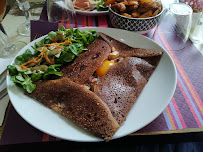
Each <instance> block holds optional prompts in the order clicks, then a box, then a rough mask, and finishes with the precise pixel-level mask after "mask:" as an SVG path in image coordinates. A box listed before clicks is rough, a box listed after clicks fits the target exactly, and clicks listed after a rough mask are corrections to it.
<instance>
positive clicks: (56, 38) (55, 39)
mask: <svg viewBox="0 0 203 152" xmlns="http://www.w3.org/2000/svg"><path fill="white" fill-rule="evenodd" d="M61 36H62V35H58V36H56V37H55V38H54V42H56V41H57V40H58V38H59V37H61Z"/></svg>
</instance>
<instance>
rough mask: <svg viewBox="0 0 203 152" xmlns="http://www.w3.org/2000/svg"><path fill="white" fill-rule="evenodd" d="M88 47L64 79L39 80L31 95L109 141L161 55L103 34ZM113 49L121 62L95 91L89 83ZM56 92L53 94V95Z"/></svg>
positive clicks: (106, 75)
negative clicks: (88, 86) (90, 88)
mask: <svg viewBox="0 0 203 152" xmlns="http://www.w3.org/2000/svg"><path fill="white" fill-rule="evenodd" d="M99 34H100V37H99V38H97V39H96V40H95V41H93V42H92V43H91V44H90V45H89V46H88V51H86V52H85V53H83V54H81V55H79V56H78V57H77V58H76V59H75V61H74V62H73V63H72V64H70V65H67V66H65V67H63V68H62V69H61V71H60V72H61V73H63V77H62V78H59V79H56V80H40V81H38V82H37V83H36V85H37V87H36V89H35V90H34V91H33V92H32V93H31V94H28V93H26V94H27V95H28V96H30V97H32V98H35V99H36V100H38V101H40V102H41V103H43V104H44V105H45V106H47V107H49V108H51V109H53V110H55V111H57V112H58V113H60V114H62V115H64V116H65V117H67V118H68V119H70V120H72V121H73V122H74V123H76V124H77V125H79V126H80V127H82V128H84V129H86V130H88V131H89V132H91V133H93V134H94V135H96V136H98V137H101V138H103V139H104V140H105V141H109V140H110V139H111V138H112V136H113V135H114V134H115V132H116V131H117V130H118V128H119V127H120V125H121V124H122V122H123V121H125V120H126V117H127V114H128V112H129V111H130V109H131V108H132V106H133V104H134V103H135V101H136V99H137V98H138V96H139V95H140V93H141V91H142V90H143V88H144V86H145V85H146V83H147V81H148V80H149V78H150V76H151V75H152V73H153V71H154V70H155V68H156V66H157V65H158V63H159V60H160V58H161V56H162V54H163V53H162V52H161V51H156V50H148V49H140V48H132V47H130V46H128V45H126V44H124V43H122V42H119V41H117V40H115V39H113V38H111V37H109V36H107V35H105V34H103V33H99ZM112 47H114V48H115V50H116V51H118V52H119V57H121V58H123V60H122V61H120V62H118V63H115V64H114V65H113V66H111V67H110V68H109V69H108V71H107V73H106V74H105V75H104V76H103V77H100V78H98V80H99V81H97V83H96V84H94V89H93V90H89V89H88V88H87V87H86V84H87V83H88V82H89V78H90V77H91V76H92V75H95V71H96V70H97V68H98V67H99V66H101V65H102V62H103V61H104V60H106V59H108V56H109V54H110V53H111V50H112ZM53 92H54V93H53Z"/></svg>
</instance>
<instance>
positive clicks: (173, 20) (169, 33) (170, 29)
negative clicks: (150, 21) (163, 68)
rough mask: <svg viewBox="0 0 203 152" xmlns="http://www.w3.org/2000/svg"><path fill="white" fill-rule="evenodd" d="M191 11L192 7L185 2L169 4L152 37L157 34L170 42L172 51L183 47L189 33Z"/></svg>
mask: <svg viewBox="0 0 203 152" xmlns="http://www.w3.org/2000/svg"><path fill="white" fill-rule="evenodd" d="M192 12H193V10H192V8H191V7H190V6H188V5H187V4H184V3H172V4H170V5H169V8H168V9H167V11H166V13H165V15H164V17H163V18H162V19H161V21H160V23H159V27H157V29H156V31H155V32H154V36H153V38H154V37H155V36H159V37H161V38H162V39H163V38H164V39H165V40H166V41H167V42H171V44H170V45H171V46H172V50H174V51H177V50H181V49H183V48H184V47H185V43H186V41H187V40H188V37H189V34H190V29H191V23H192ZM160 29H161V30H160Z"/></svg>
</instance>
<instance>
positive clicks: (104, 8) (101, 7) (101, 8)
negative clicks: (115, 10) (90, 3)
mask: <svg viewBox="0 0 203 152" xmlns="http://www.w3.org/2000/svg"><path fill="white" fill-rule="evenodd" d="M106 1H107V0H101V1H100V2H98V3H97V11H108V10H109V7H108V6H104V3H105V2H106Z"/></svg>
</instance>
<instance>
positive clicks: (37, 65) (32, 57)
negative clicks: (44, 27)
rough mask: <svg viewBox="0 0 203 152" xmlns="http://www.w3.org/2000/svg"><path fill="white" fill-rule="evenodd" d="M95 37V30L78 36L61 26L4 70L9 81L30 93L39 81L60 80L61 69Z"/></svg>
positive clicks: (77, 31) (76, 32)
mask: <svg viewBox="0 0 203 152" xmlns="http://www.w3.org/2000/svg"><path fill="white" fill-rule="evenodd" d="M97 37H98V33H97V32H96V31H94V30H90V31H84V32H81V31H80V30H79V29H73V28H71V29H69V30H67V29H65V28H64V27H63V26H60V27H59V29H58V31H56V32H54V31H51V32H49V33H48V35H47V36H46V37H44V38H43V39H42V40H40V41H38V42H36V43H35V46H32V49H33V50H30V49H27V50H26V51H25V52H24V53H23V54H22V55H19V56H17V57H16V58H15V60H14V63H13V64H12V65H8V67H7V69H8V71H9V74H10V76H11V77H10V79H11V81H13V82H14V83H16V84H17V85H20V86H21V87H23V88H24V89H25V90H26V91H27V92H29V93H31V92H32V91H33V90H34V89H35V88H36V85H35V84H34V83H33V82H35V81H37V80H39V79H49V77H50V76H51V75H56V76H62V73H61V72H59V70H60V68H61V67H62V66H63V65H65V64H68V63H70V62H73V60H74V59H75V58H76V57H77V56H78V55H79V54H81V53H83V52H84V51H86V50H87V46H88V45H89V44H90V43H92V42H93V41H94V40H95V39H96V38H97Z"/></svg>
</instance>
